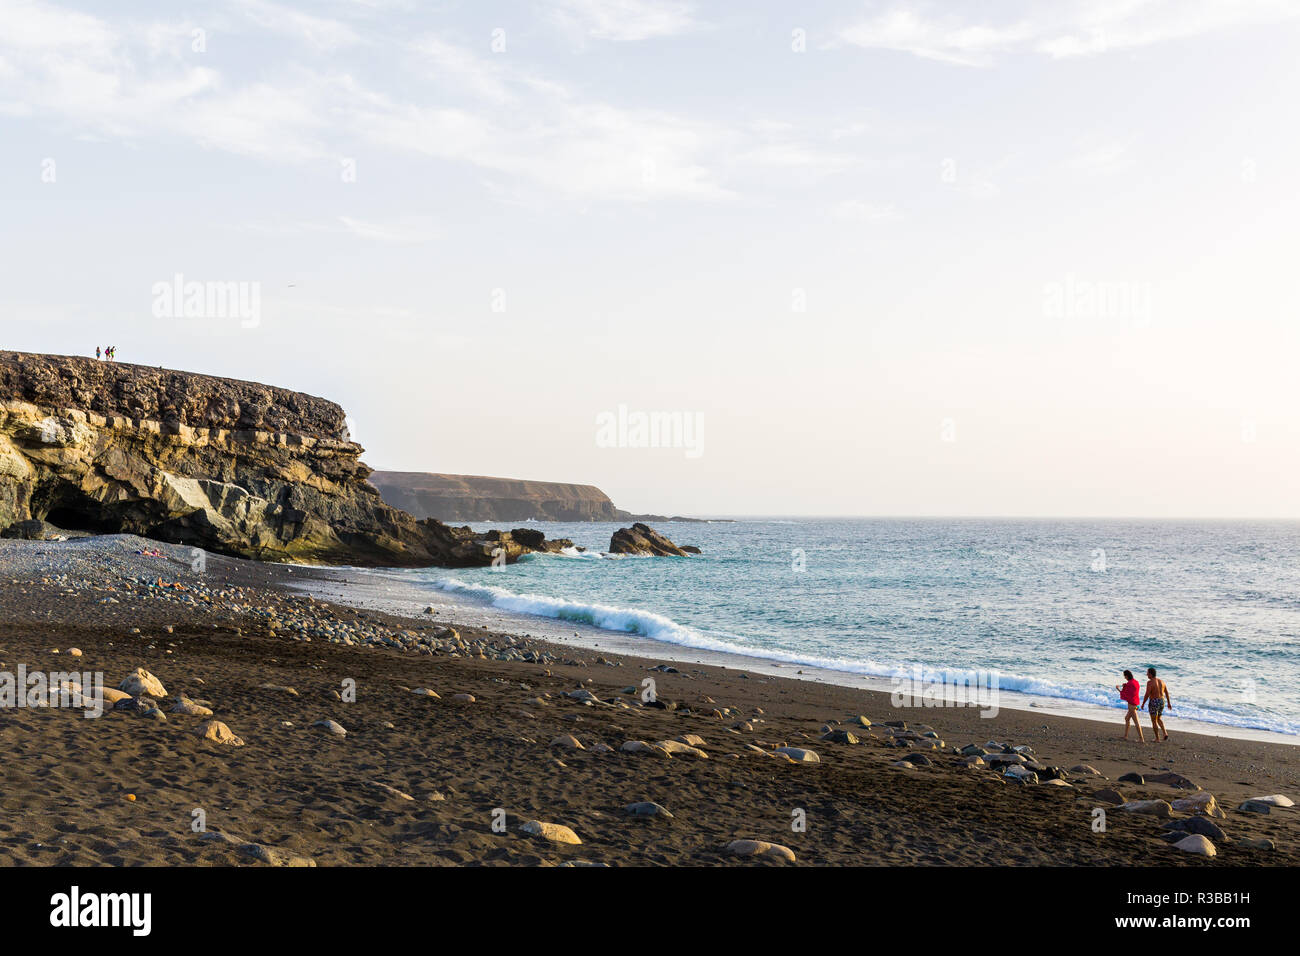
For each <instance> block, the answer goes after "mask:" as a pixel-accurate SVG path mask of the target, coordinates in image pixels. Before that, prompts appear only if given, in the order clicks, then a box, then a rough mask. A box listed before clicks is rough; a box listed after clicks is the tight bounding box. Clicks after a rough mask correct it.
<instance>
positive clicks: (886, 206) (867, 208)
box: [831, 199, 902, 223]
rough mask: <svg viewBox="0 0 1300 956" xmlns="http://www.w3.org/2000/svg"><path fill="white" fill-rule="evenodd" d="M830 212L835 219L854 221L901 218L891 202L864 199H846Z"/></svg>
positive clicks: (864, 221)
mask: <svg viewBox="0 0 1300 956" xmlns="http://www.w3.org/2000/svg"><path fill="white" fill-rule="evenodd" d="M831 213H832V215H833V216H834V217H835V218H836V219H842V220H844V221H845V222H856V223H879V222H895V221H897V220H898V219H900V218H902V217H901V216H899V214H898V210H897V209H896V208H895V207H894V205H893V204H892V203H874V202H868V201H866V200H865V199H846V200H844V201H843V202H841V203H839V204H837V205H836V206H835V208H834V209H833V210H832V211H831Z"/></svg>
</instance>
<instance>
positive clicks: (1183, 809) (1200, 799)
mask: <svg viewBox="0 0 1300 956" xmlns="http://www.w3.org/2000/svg"><path fill="white" fill-rule="evenodd" d="M1171 806H1172V807H1173V808H1174V809H1175V810H1177V811H1178V812H1179V813H1200V814H1204V815H1205V816H1207V817H1219V818H1220V819H1222V818H1225V817H1227V814H1226V813H1224V812H1223V808H1222V807H1220V806H1219V803H1218V801H1217V800H1215V799H1214V794H1212V793H1209V792H1207V791H1205V790H1201V791H1198V792H1197V793H1194V794H1192V795H1191V796H1190V797H1179V798H1178V799H1177V800H1174V801H1173V802H1172V804H1171Z"/></svg>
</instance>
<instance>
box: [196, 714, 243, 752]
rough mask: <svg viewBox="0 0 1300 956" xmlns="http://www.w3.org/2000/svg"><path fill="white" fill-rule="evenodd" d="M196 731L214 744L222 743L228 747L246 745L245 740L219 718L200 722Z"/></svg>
mask: <svg viewBox="0 0 1300 956" xmlns="http://www.w3.org/2000/svg"><path fill="white" fill-rule="evenodd" d="M195 733H196V734H198V735H199V736H200V737H202V738H203V739H204V740H209V741H211V742H212V743H214V744H222V745H223V746H226V747H242V746H244V741H243V740H242V739H241V738H239V737H236V736H235V734H234V732H233V731H231V729H230V728H229V727H227V726H226V725H225V724H223V723H222V722H221V721H219V720H209V721H207V722H206V723H204V724H200V725H199V727H198V729H197V730H195Z"/></svg>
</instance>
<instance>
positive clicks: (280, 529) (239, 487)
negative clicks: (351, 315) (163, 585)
mask: <svg viewBox="0 0 1300 956" xmlns="http://www.w3.org/2000/svg"><path fill="white" fill-rule="evenodd" d="M362 451H363V449H362V448H361V446H360V445H358V444H356V443H355V442H352V441H350V440H349V439H348V435H347V429H346V427H345V425H344V415H343V409H341V408H340V407H339V406H338V405H335V404H334V403H333V402H329V401H326V400H325V399H323V398H316V397H314V396H311V395H302V394H299V393H297V392H290V391H287V390H285V389H280V388H272V387H270V386H266V385H257V384H254V383H252V382H237V381H231V380H229V379H222V378H214V377H212V376H207V375H194V374H190V373H187V372H176V371H169V370H163V369H154V368H144V367H141V366H137V365H127V364H119V363H110V362H97V361H95V360H93V359H86V358H73V357H65V356H51V355H28V354H24V353H18V352H0V531H6V530H8V529H10V528H15V526H16V528H15V530H14V531H13V532H11V533H12V534H15V535H25V534H34V533H40V532H42V531H44V530H45V529H44V528H43V526H38V525H34V524H31V522H48V523H49V524H50V525H55V526H57V527H60V528H67V529H70V530H75V531H89V532H94V533H133V534H139V535H143V536H146V537H151V538H156V539H158V540H161V541H168V542H171V543H174V544H183V545H193V546H197V547H201V548H204V549H207V550H209V551H215V552H218V553H222V554H231V555H235V556H238V557H244V558H254V559H257V560H267V561H302V562H323V563H335V564H361V565H406V566H420V565H435V564H436V565H444V566H452V567H464V566H471V565H484V564H489V563H491V562H492V560H493V559H494V557H496V558H498V559H499V558H501V557H504V559H505V561H507V562H511V561H515V560H517V559H518V557H519V555H521V554H523V553H525V552H526V551H528V550H534V548H533V546H532V545H528V544H524V543H522V542H521V541H519V540H517V539H515V538H514V537H513V536H512V535H510V534H509V533H508V532H497V533H496V534H497V537H496V538H491V537H488V536H487V535H484V534H480V533H476V532H474V531H471V530H470V529H469V528H449V527H448V526H446V525H444V524H442V523H441V522H439V521H432V520H427V521H416V519H415V518H413V517H411V515H409V514H407V513H406V512H404V511H399V510H398V509H396V508H393V507H390V506H389V505H386V504H385V503H384V501H383V499H382V498H380V496H379V494H378V492H377V491H376V490H375V488H374V486H373V485H372V484H370V482H369V481H368V480H367V478H368V477H369V475H370V468H369V467H367V466H366V465H365V464H364V463H363V462H362V461H361V457H360V456H361V453H362ZM529 540H530V541H533V542H535V538H533V537H532V536H531V535H529ZM545 546H546V545H545V542H544V539H543V544H542V547H545Z"/></svg>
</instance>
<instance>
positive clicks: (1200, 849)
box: [1174, 833, 1217, 856]
mask: <svg viewBox="0 0 1300 956" xmlns="http://www.w3.org/2000/svg"><path fill="white" fill-rule="evenodd" d="M1174 847H1175V848H1176V849H1179V850H1182V851H1183V852H1184V853H1195V854H1197V855H1198V856H1214V855H1215V854H1216V853H1217V851H1216V850H1215V849H1214V844H1213V843H1211V842H1210V840H1209V839H1208V838H1207V837H1205V836H1203V835H1201V834H1199V833H1193V834H1191V835H1190V836H1185V837H1183V838H1182V839H1181V840H1179V841H1178V842H1177V843H1175V844H1174Z"/></svg>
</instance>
